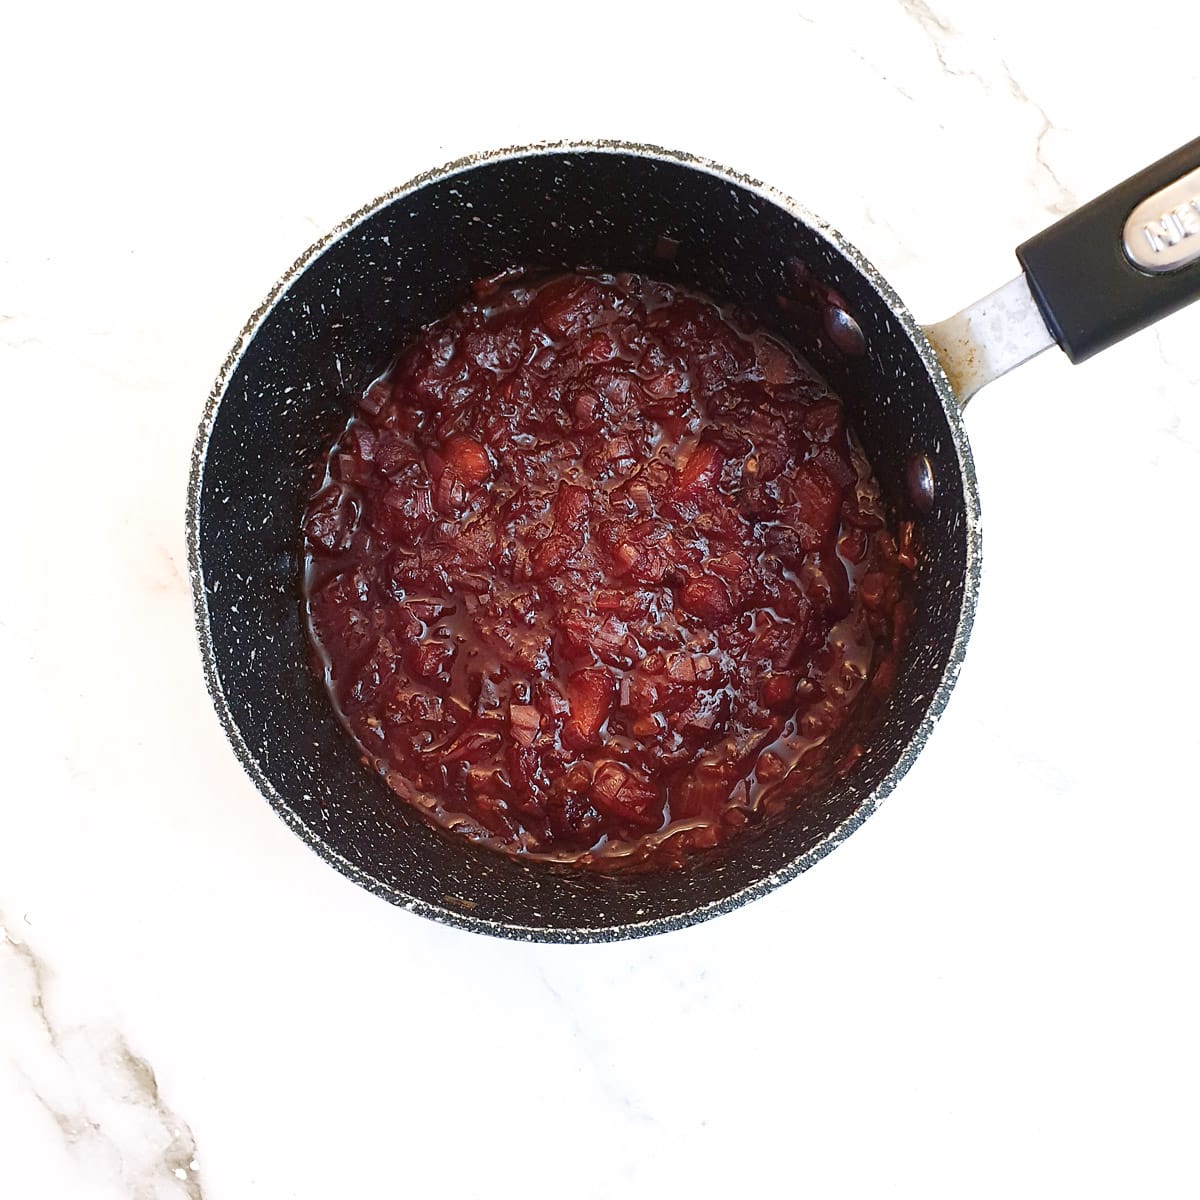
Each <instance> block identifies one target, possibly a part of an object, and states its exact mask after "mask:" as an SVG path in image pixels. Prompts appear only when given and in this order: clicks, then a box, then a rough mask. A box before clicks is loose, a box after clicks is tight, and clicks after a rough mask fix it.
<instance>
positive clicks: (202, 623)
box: [186, 139, 982, 943]
mask: <svg viewBox="0 0 1200 1200" xmlns="http://www.w3.org/2000/svg"><path fill="white" fill-rule="evenodd" d="M556 153H580V154H584V153H586V154H632V155H636V156H638V157H643V158H652V159H658V160H661V161H666V162H670V163H673V164H679V165H683V166H686V167H689V168H692V169H694V170H699V171H703V172H706V173H708V174H711V175H714V176H716V177H718V178H720V179H722V180H725V181H727V182H729V183H731V184H734V185H737V186H738V187H741V188H743V189H745V190H747V191H750V192H753V193H755V194H757V195H759V196H761V197H762V198H763V199H764V200H766V201H768V202H769V203H771V204H773V205H775V206H776V207H778V208H781V209H783V210H784V211H786V212H787V213H789V214H790V215H792V216H793V217H795V218H796V219H797V220H799V221H801V222H803V223H804V224H805V225H807V226H808V227H809V228H811V229H812V230H813V231H814V232H816V233H817V234H818V235H819V236H821V237H823V238H824V239H825V240H826V241H828V242H829V243H830V244H831V245H832V246H833V247H834V248H835V249H836V250H837V251H838V252H839V253H840V254H841V255H842V256H843V257H844V258H845V259H846V260H847V261H848V262H849V263H850V264H851V265H852V266H853V267H854V268H855V269H856V270H857V271H858V272H859V274H860V275H861V276H862V277H863V278H864V279H865V280H866V281H867V282H868V283H869V284H870V285H871V287H872V288H874V290H875V292H876V293H877V294H878V296H879V298H880V299H881V300H882V301H883V303H884V304H885V305H886V307H887V308H888V310H889V311H890V312H891V314H892V316H893V317H894V318H895V319H896V321H897V323H898V324H899V327H900V329H901V331H902V332H903V333H904V334H905V335H907V337H908V339H909V341H910V342H911V343H912V345H913V347H914V349H915V350H916V352H917V355H918V357H919V358H920V360H921V363H922V365H923V366H924V368H925V370H926V373H927V374H928V376H929V378H930V381H931V382H932V384H933V386H934V389H935V391H936V393H937V396H938V399H939V401H940V403H941V405H942V409H943V411H944V414H945V416H946V420H947V424H948V426H949V428H950V433H951V437H952V440H953V444H954V452H955V454H956V456H957V459H958V467H959V472H960V476H961V478H962V481H963V499H964V506H965V516H966V564H965V570H964V580H963V598H962V604H961V606H960V609H959V613H958V620H957V624H956V628H955V631H954V638H953V640H952V642H951V646H950V653H949V656H948V659H947V663H946V669H945V671H944V672H943V673H942V677H941V679H940V681H939V683H938V686H937V687H936V689H935V690H934V693H933V695H932V696H931V697H930V699H929V701H928V704H927V705H926V708H925V712H924V714H923V715H922V717H921V720H920V722H919V724H918V726H917V729H916V731H915V732H914V733H913V735H912V737H911V738H910V739H909V741H908V743H907V745H906V746H905V747H904V749H903V750H902V751H901V753H900V755H899V756H898V757H897V759H896V761H895V762H894V763H893V764H892V766H891V767H890V768H889V769H888V771H887V773H886V774H885V775H884V777H883V778H882V779H881V780H880V782H879V783H878V784H877V785H876V787H875V788H873V789H872V790H871V792H870V793H868V794H867V795H866V796H865V797H864V798H863V800H862V801H861V803H860V804H859V805H858V806H857V807H856V808H855V810H854V812H853V813H852V814H851V815H850V816H849V817H847V818H846V819H845V820H844V821H843V822H842V823H841V824H840V825H838V826H837V827H836V828H834V829H833V830H831V831H830V832H829V833H828V834H826V836H825V837H823V838H822V839H821V840H820V841H819V842H818V843H817V844H816V845H815V846H812V847H810V848H809V849H808V850H807V851H805V852H804V853H803V854H799V855H797V856H796V857H794V858H792V859H789V860H788V862H787V863H785V864H784V865H783V866H781V867H780V868H778V869H777V870H775V871H772V872H770V873H769V874H767V875H764V876H762V877H760V878H758V879H756V880H754V881H753V882H752V883H750V884H747V885H746V886H745V887H743V888H740V889H738V890H737V891H736V892H733V893H731V894H729V895H727V896H723V897H720V898H718V899H715V900H712V901H708V902H706V903H703V904H699V905H696V906H695V907H692V908H688V909H686V910H684V911H682V912H679V913H674V914H670V915H668V916H659V917H653V918H649V919H647V920H645V921H634V922H624V923H621V924H613V925H588V926H580V927H565V926H564V927H548V926H539V925H526V924H521V923H518V922H512V921H505V920H498V919H494V918H486V917H479V916H474V915H472V914H470V913H467V912H458V911H455V910H454V909H452V908H449V907H446V906H442V905H439V904H436V903H433V902H431V901H428V900H423V899H421V898H420V897H417V896H412V895H409V894H408V893H406V892H403V891H401V890H399V889H398V888H396V887H394V886H392V885H390V884H386V883H383V882H382V881H380V880H378V879H376V878H375V877H374V876H372V875H370V874H369V873H368V872H366V871H365V870H363V869H362V868H360V867H359V866H357V865H356V864H354V863H352V862H350V861H349V860H348V859H347V858H345V857H344V856H343V855H341V854H340V853H339V852H338V851H337V850H335V849H333V848H332V847H331V846H330V845H329V844H328V843H327V842H326V841H325V840H324V839H323V838H322V837H321V835H320V834H319V833H318V832H317V831H316V830H314V829H313V828H311V827H310V826H309V825H308V824H306V823H305V822H304V821H303V820H302V819H301V818H300V817H299V816H298V815H297V813H296V812H295V811H294V810H293V809H292V808H291V806H290V805H289V804H288V802H287V801H286V799H285V798H284V797H283V796H282V795H280V793H279V792H278V790H277V789H276V788H275V785H274V784H273V783H272V782H271V780H270V779H269V778H268V776H267V775H266V774H265V772H264V771H263V770H262V769H261V768H260V766H259V764H258V761H257V759H256V758H255V756H254V755H253V753H252V752H251V750H250V748H249V746H248V745H247V744H246V741H245V739H244V738H243V737H242V733H241V730H240V728H239V727H238V724H237V722H236V720H235V718H234V715H233V712H232V710H231V708H230V705H229V702H228V699H227V697H226V695H225V690H224V687H223V685H222V681H221V675H220V669H219V667H218V664H217V655H216V648H215V646H214V644H213V639H212V632H211V622H210V617H209V609H208V594H207V589H206V587H205V582H204V570H203V562H202V557H201V528H200V516H201V513H200V509H201V499H202V494H203V487H204V468H205V463H206V458H207V452H208V445H209V441H210V439H211V436H212V431H213V428H214V426H215V423H216V419H217V416H218V413H219V411H220V407H221V402H222V400H223V399H224V396H225V392H226V389H227V387H228V385H229V383H230V381H231V380H232V378H233V376H234V374H235V372H236V370H237V367H238V365H239V363H240V362H241V359H242V357H243V355H244V354H245V353H246V351H247V350H248V348H249V347H250V345H251V343H252V342H253V340H254V337H255V336H256V334H257V333H258V330H259V328H260V327H261V326H262V324H263V323H264V321H265V320H266V319H267V317H268V316H269V315H270V313H271V311H272V310H273V309H274V307H275V305H276V303H277V302H278V301H279V299H280V298H281V297H282V296H283V295H284V293H285V292H286V291H287V290H288V288H289V287H290V286H291V285H292V284H293V283H294V282H295V281H296V280H297V279H298V278H299V277H300V275H301V274H303V272H304V271H305V270H307V268H308V267H309V266H310V265H311V264H312V263H313V262H314V261H316V260H317V259H318V258H319V257H320V256H321V255H322V254H324V252H325V251H326V250H328V249H329V248H330V246H332V245H333V243H334V242H336V241H338V240H339V239H340V238H342V237H343V236H344V235H346V234H347V233H349V232H350V231H351V230H353V229H354V228H356V227H357V226H358V225H360V224H361V223H362V222H364V221H365V220H367V219H368V218H370V217H371V216H373V215H374V214H375V213H376V212H378V211H379V210H381V209H382V208H384V207H386V206H388V205H391V204H393V203H394V202H395V201H397V200H399V199H401V198H403V197H404V196H407V195H411V194H413V193H414V192H416V191H418V190H419V189H421V188H423V187H425V186H427V185H429V184H432V183H436V182H440V181H442V180H445V179H448V178H451V177H453V176H454V175H457V174H460V173H462V172H464V171H468V170H471V169H473V168H475V167H479V166H482V165H485V164H490V163H495V162H501V161H504V160H506V159H514V158H525V157H530V156H534V155H542V154H556ZM186 529H187V559H188V576H189V579H190V582H191V588H192V605H193V618H194V622H195V627H196V636H197V640H198V643H199V649H200V656H201V660H202V663H203V668H204V678H205V684H206V687H207V689H208V693H209V697H210V699H211V701H212V703H213V707H214V709H215V711H216V715H217V718H218V720H219V722H220V724H221V726H222V728H223V730H224V732H225V736H226V738H227V739H228V740H229V743H230V745H231V746H232V748H233V751H234V754H235V756H236V757H237V759H238V761H239V762H240V763H241V766H242V768H243V770H244V771H245V772H246V774H247V775H248V776H249V777H250V779H251V781H252V782H253V783H254V785H255V787H256V788H257V789H258V791H259V792H260V794H261V795H262V796H263V797H264V798H265V799H266V800H267V802H268V803H269V804H270V805H271V807H272V808H273V809H274V810H275V812H276V813H277V814H278V815H279V816H280V817H281V818H282V820H283V821H284V822H285V824H286V825H287V826H288V827H289V828H290V829H291V830H292V832H293V833H295V834H296V835H297V836H298V837H300V838H301V840H302V841H304V842H305V843H306V844H307V845H308V846H309V847H310V848H311V849H312V850H314V851H315V852H316V853H317V854H318V855H319V856H320V857H321V858H323V859H324V860H325V861H326V862H328V863H329V864H330V865H332V866H334V867H336V868H337V870H339V871H340V872H341V873H342V874H343V875H345V876H346V877H347V878H349V879H351V880H352V881H353V882H354V883H356V884H358V885H359V886H360V887H362V888H364V889H365V890H367V891H369V892H371V893H372V894H374V895H376V896H379V897H380V898H381V899H385V900H387V901H389V902H390V903H392V904H394V905H396V906H397V907H399V908H402V909H405V910H407V911H409V912H412V913H414V914H416V915H419V916H422V917H428V918H430V919H431V920H435V921H438V922H439V923H441V924H443V925H448V926H451V927H454V928H457V929H462V930H466V931H469V932H472V933H484V934H488V935H491V936H494V937H502V938H507V939H512V940H517V941H526V942H549V943H589V942H609V941H621V940H626V939H632V938H640V937H649V936H651V935H654V934H658V933H666V932H670V931H671V930H674V929H682V928H685V927H687V926H690V925H695V924H699V923H700V922H702V921H705V920H708V919H710V918H712V917H715V916H719V915H721V914H723V913H727V912H731V911H733V910H734V909H737V908H740V907H741V906H743V905H745V904H747V903H749V902H750V901H752V900H755V899H758V898H759V897H761V896H764V895H766V894H767V893H768V892H771V891H773V890H774V889H775V888H777V887H779V886H780V885H781V884H784V883H786V882H788V881H789V880H791V879H794V878H795V877H796V876H797V875H799V874H801V873H802V872H804V871H806V870H807V869H808V868H809V867H811V866H813V865H814V864H815V863H816V862H818V861H819V860H820V859H822V858H824V857H825V855H827V854H829V853H830V851H832V850H833V849H834V848H835V847H837V846H838V845H840V844H841V843H842V842H843V841H845V840H846V838H848V837H849V836H850V834H852V833H853V832H854V831H855V830H856V829H858V827H859V826H860V825H861V824H862V823H863V822H864V821H865V820H866V819H867V818H868V817H869V816H871V814H872V813H874V812H875V811H876V809H878V807H879V806H880V804H881V803H882V802H883V801H884V800H885V799H886V798H887V796H889V795H890V794H891V792H892V791H894V789H895V788H896V786H897V784H898V783H899V782H900V780H901V779H902V778H903V777H904V775H905V774H907V772H908V770H909V769H910V768H911V766H912V764H913V763H914V762H915V761H916V758H917V756H918V755H919V754H920V753H921V751H922V750H923V749H924V747H925V744H926V743H927V741H928V740H929V737H930V734H931V733H932V731H933V727H934V725H935V724H936V723H937V721H938V719H939V717H940V716H941V714H942V712H943V711H944V710H945V707H946V705H947V703H948V702H949V699H950V695H951V693H952V692H953V690H954V685H955V683H956V682H957V679H958V675H959V672H960V671H961V668H962V664H963V660H964V657H965V654H966V646H967V642H968V641H969V638H970V634H971V629H972V627H973V624H974V619H975V611H976V606H977V602H978V592H979V583H980V577H981V569H982V525H981V515H980V504H979V494H978V482H977V478H976V474H975V466H974V458H973V456H972V453H971V448H970V443H969V441H968V439H967V434H966V429H965V426H964V424H963V419H962V411H961V408H960V406H959V403H958V400H957V398H956V397H955V395H954V392H953V390H952V388H951V386H950V383H949V380H948V379H947V377H946V374H945V372H944V371H943V369H942V367H941V364H940V363H939V362H938V359H937V356H936V354H935V353H934V350H933V347H932V346H931V345H930V343H929V340H928V338H927V337H926V336H925V333H924V330H923V329H922V327H921V325H920V324H918V322H917V321H916V319H915V318H914V317H913V315H912V313H911V312H910V311H909V310H908V308H907V306H906V305H905V304H904V302H903V301H902V300H901V299H900V297H899V295H898V294H897V293H896V292H895V290H894V289H893V288H892V286H891V284H890V283H888V281H887V280H886V278H884V276H883V275H882V274H881V273H880V272H879V271H878V270H877V269H876V267H875V266H874V265H873V264H872V263H871V262H870V260H868V259H867V258H866V257H865V256H864V255H863V254H862V253H861V252H860V251H859V250H858V249H857V248H856V247H854V246H853V245H852V244H851V243H850V242H848V241H847V240H846V239H845V238H844V237H843V236H842V235H841V234H840V233H839V232H838V231H837V230H836V229H835V228H834V227H833V226H832V225H830V224H829V223H828V222H827V221H825V220H823V219H822V218H821V217H819V216H817V215H816V214H815V213H812V212H810V211H809V210H808V209H807V208H805V207H804V206H803V205H801V204H799V203H798V202H796V201H795V200H793V199H792V198H791V197H790V196H788V195H786V194H784V193H783V192H781V191H779V190H778V189H776V188H773V187H771V186H770V185H768V184H764V183H762V182H760V181H759V180H757V179H753V178H751V177H750V176H747V175H744V174H742V173H740V172H737V171H734V170H731V169H729V168H727V167H724V166H722V165H720V164H719V163H716V162H714V161H713V160H711V159H707V158H703V157H699V156H696V155H692V154H689V153H686V152H684V151H679V150H671V149H666V148H664V147H661V146H656V145H651V144H646V143H638V142H630V141H621V140H615V139H602V140H565V141H542V142H534V143H531V144H528V145H517V146H507V147H503V148H500V149H496V150H490V151H484V152H480V153H476V154H469V155H466V156H463V157H461V158H457V159H454V160H453V161H451V162H449V163H446V164H444V165H442V166H440V167H435V168H432V169H430V170H427V171H423V172H421V173H420V174H418V175H415V176H413V177H412V178H411V179H409V180H408V181H407V182H406V183H403V184H401V185H399V186H398V187H395V188H392V189H391V190H389V191H387V192H385V193H383V194H382V195H381V196H378V197H376V198H375V199H374V200H372V201H370V202H369V203H367V204H365V205H363V206H362V207H360V208H358V209H357V210H355V211H354V212H353V213H351V214H350V216H348V217H346V218H345V219H343V220H342V221H340V222H339V223H338V224H337V225H335V226H334V227H333V228H332V229H331V230H330V231H329V232H328V233H326V234H325V235H324V236H322V237H321V238H319V239H318V240H317V241H315V242H314V243H313V244H312V245H311V246H309V247H308V249H307V250H305V251H304V253H303V254H301V255H300V256H299V257H298V258H297V259H296V260H295V261H294V262H293V263H292V264H291V266H290V267H288V268H287V269H286V270H285V271H284V273H283V274H282V275H281V276H280V277H279V279H278V280H277V281H276V283H275V284H274V285H273V287H272V288H271V289H270V291H269V292H268V293H267V295H266V297H265V298H264V299H263V301H262V303H261V304H259V306H258V307H257V308H256V309H255V310H254V312H253V313H251V315H250V317H249V318H248V319H247V320H246V322H245V324H244V325H243V326H242V328H241V330H240V331H239V333H238V335H237V337H236V338H235V340H234V343H233V346H232V347H231V348H230V350H229V352H228V354H227V355H226V357H225V359H224V361H223V362H222V364H221V367H220V369H219V371H218V373H217V376H216V379H215V381H214V383H213V385H212V388H211V389H210V390H209V393H208V397H207V400H206V402H205V407H204V411H203V415H202V417H201V421H200V425H199V428H198V430H197V434H196V439H195V442H194V443H193V446H192V453H191V464H190V471H189V477H188V491H187V511H186Z"/></svg>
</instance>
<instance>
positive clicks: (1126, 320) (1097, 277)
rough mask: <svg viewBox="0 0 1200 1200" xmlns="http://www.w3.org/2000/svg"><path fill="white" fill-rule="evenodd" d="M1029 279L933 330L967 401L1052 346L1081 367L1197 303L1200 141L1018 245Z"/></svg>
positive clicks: (1021, 278) (933, 340)
mask: <svg viewBox="0 0 1200 1200" xmlns="http://www.w3.org/2000/svg"><path fill="white" fill-rule="evenodd" d="M1017 258H1018V260H1019V261H1020V263H1021V266H1022V268H1023V270H1024V273H1023V274H1022V275H1020V276H1018V277H1017V278H1016V279H1014V280H1013V281H1012V282H1011V283H1009V284H1006V285H1005V286H1004V287H1003V288H1000V289H999V290H998V291H996V292H993V293H992V295H990V296H988V297H986V298H985V299H983V300H981V301H979V302H978V303H976V304H974V305H972V306H971V307H970V308H967V309H964V310H963V311H962V312H960V313H956V314H955V315H954V316H953V317H950V318H948V319H947V320H945V321H942V322H939V323H938V324H937V325H931V326H929V327H928V328H927V329H926V331H925V332H926V334H927V335H928V337H929V340H930V342H931V343H932V344H933V347H934V349H935V350H936V351H937V354H938V357H939V358H940V359H941V361H942V365H943V366H944V367H945V368H946V373H947V375H948V376H950V380H951V383H952V384H954V386H955V390H956V391H957V393H958V396H959V400H960V403H963V404H965V403H966V402H967V400H968V399H970V397H971V395H973V394H974V393H975V392H976V391H978V389H979V388H980V387H982V386H983V384H985V383H987V382H988V381H989V380H991V379H994V378H996V376H998V375H1001V374H1003V373H1004V372H1005V371H1008V370H1011V369H1012V368H1013V367H1015V366H1017V365H1019V364H1020V363H1022V362H1024V361H1025V360H1026V359H1028V358H1031V357H1032V356H1033V355H1034V354H1037V353H1038V352H1039V351H1041V350H1043V349H1045V348H1046V347H1047V346H1048V345H1050V344H1051V343H1052V342H1057V343H1058V345H1059V346H1061V347H1062V349H1063V351H1064V352H1065V354H1066V355H1067V357H1068V358H1069V359H1070V360H1071V361H1072V362H1076V363H1078V362H1083V361H1084V360H1085V359H1087V358H1091V356H1092V355H1093V354H1098V353H1099V352H1100V351H1101V350H1105V349H1107V348H1108V347H1109V346H1111V345H1113V344H1114V343H1115V342H1119V341H1120V340H1121V339H1122V338H1125V337H1128V336H1129V335H1130V334H1131V333H1136V332H1137V331H1138V330H1139V329H1142V328H1144V327H1145V326H1147V325H1150V324H1152V323H1153V322H1155V321H1157V320H1159V319H1160V318H1162V317H1165V316H1167V314H1168V313H1172V312H1174V311H1175V310H1176V309H1178V308H1182V307H1183V306H1184V305H1185V304H1188V303H1189V302H1191V301H1192V300H1195V299H1196V298H1197V297H1200V138H1197V139H1196V140H1195V141H1191V142H1188V144H1187V145H1186V146H1182V147H1180V148H1179V149H1178V150H1176V151H1175V152H1174V153H1172V154H1168V155H1167V156H1166V157H1165V158H1161V159H1159V160H1158V162H1156V163H1154V164H1153V165H1152V166H1149V167H1147V168H1146V169H1145V170H1144V171H1139V172H1138V173H1137V174H1136V175H1133V176H1131V177H1130V178H1129V179H1127V180H1125V182H1124V183H1120V184H1118V185H1117V186H1116V187H1114V188H1112V189H1111V190H1109V191H1107V192H1105V193H1104V195H1102V196H1098V197H1097V198H1096V199H1095V200H1093V201H1091V203H1089V204H1085V205H1084V206H1083V207H1082V208H1080V209H1077V210H1076V211H1075V212H1073V213H1070V214H1069V215H1067V216H1065V217H1063V218H1062V220H1061V221H1059V222H1058V223H1057V224H1055V225H1051V226H1050V228H1049V229H1046V230H1043V231H1042V232H1041V233H1039V234H1037V235H1036V236H1035V237H1032V238H1030V239H1029V241H1027V242H1024V243H1023V244H1022V245H1020V246H1018V247H1017Z"/></svg>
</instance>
